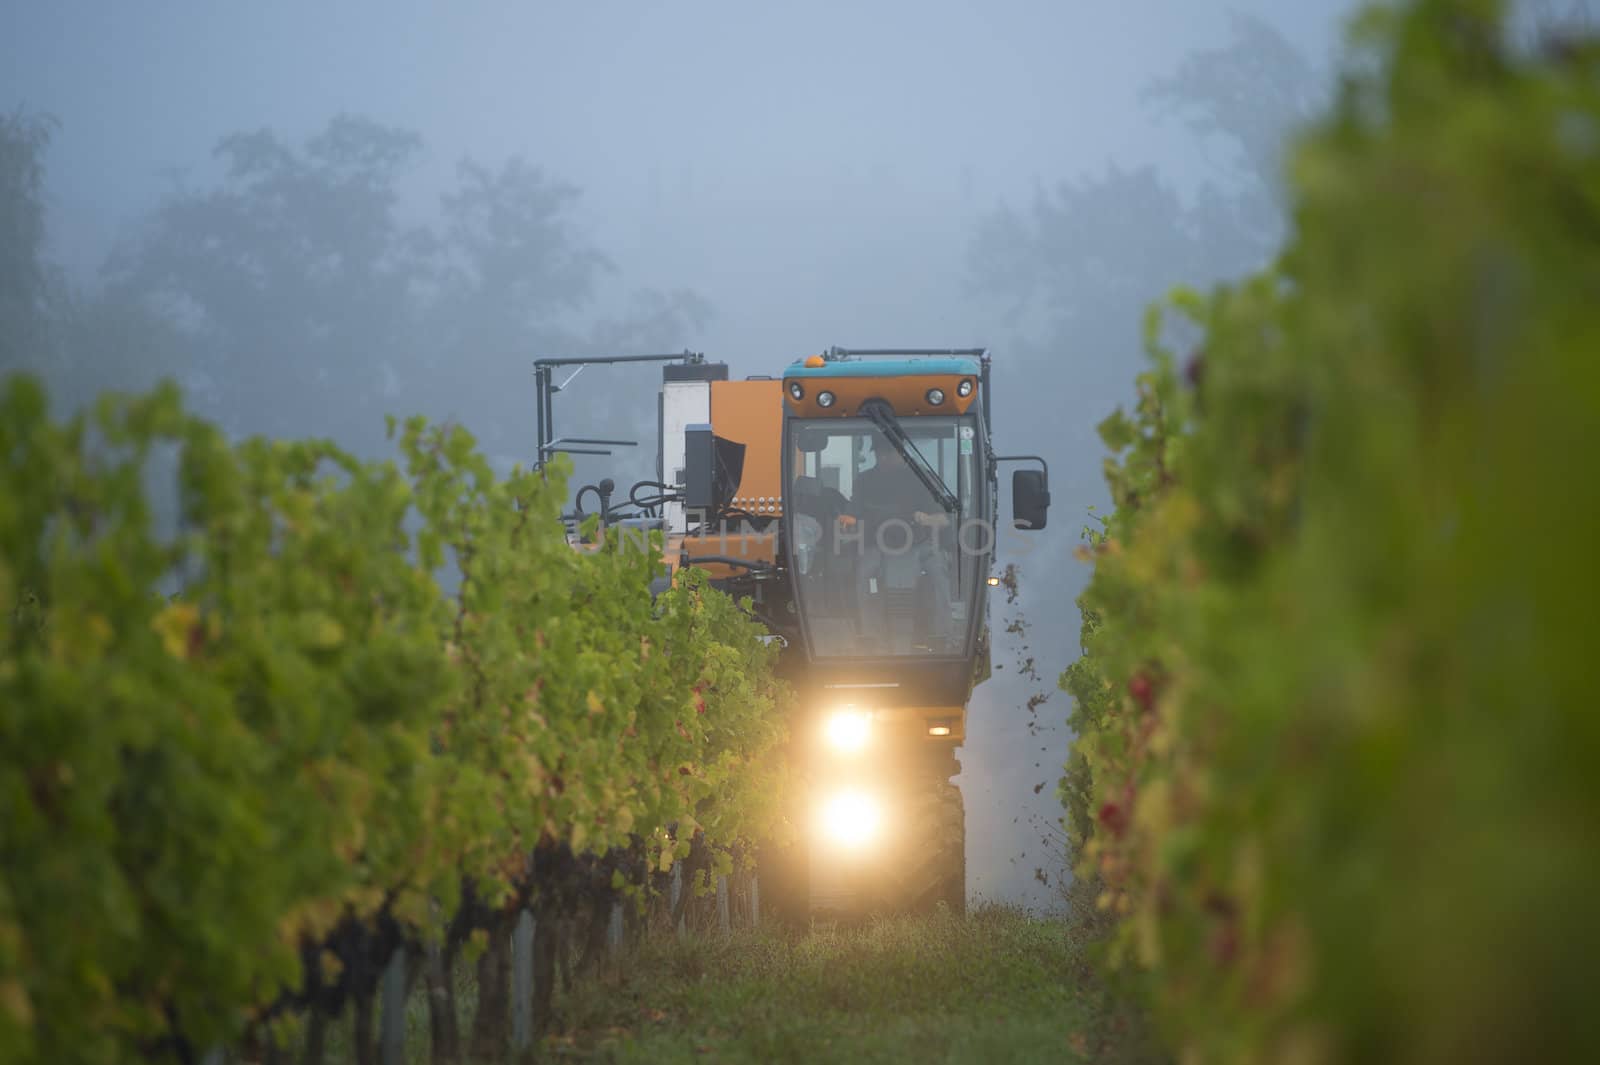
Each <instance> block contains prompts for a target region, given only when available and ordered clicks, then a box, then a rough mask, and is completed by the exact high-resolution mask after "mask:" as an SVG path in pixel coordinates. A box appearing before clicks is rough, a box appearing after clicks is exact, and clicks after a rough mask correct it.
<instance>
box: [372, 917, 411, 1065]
mask: <svg viewBox="0 0 1600 1065" xmlns="http://www.w3.org/2000/svg"><path fill="white" fill-rule="evenodd" d="M382 995H383V1007H382V1010H381V1012H380V1013H379V1015H378V1018H379V1019H378V1025H379V1028H378V1054H379V1060H380V1061H382V1062H383V1065H405V1060H406V948H405V947H404V946H403V945H402V946H399V947H396V948H395V950H394V957H392V958H390V959H389V966H388V968H386V969H384V971H383V987H382Z"/></svg>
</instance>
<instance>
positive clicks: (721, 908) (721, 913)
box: [717, 876, 732, 935]
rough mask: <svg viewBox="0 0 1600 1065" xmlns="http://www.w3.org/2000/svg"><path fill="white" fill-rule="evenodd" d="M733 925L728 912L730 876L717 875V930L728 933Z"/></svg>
mask: <svg viewBox="0 0 1600 1065" xmlns="http://www.w3.org/2000/svg"><path fill="white" fill-rule="evenodd" d="M731 927H732V921H731V920H730V919H729V913H728V878H727V877H725V876H719V877H717V930H718V931H720V932H721V933H722V934H723V935H727V934H728V932H729V931H730V929H731Z"/></svg>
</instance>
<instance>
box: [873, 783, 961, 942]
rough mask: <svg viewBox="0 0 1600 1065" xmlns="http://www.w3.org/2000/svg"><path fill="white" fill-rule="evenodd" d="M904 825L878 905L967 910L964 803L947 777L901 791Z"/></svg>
mask: <svg viewBox="0 0 1600 1065" xmlns="http://www.w3.org/2000/svg"><path fill="white" fill-rule="evenodd" d="M901 815H902V818H903V821H902V824H903V826H904V829H903V835H901V836H900V838H901V841H902V843H901V847H900V848H899V853H898V854H897V855H896V856H895V859H896V860H895V863H894V868H893V869H892V870H891V872H890V876H889V877H888V878H887V882H886V884H885V888H886V890H885V891H884V893H883V894H882V895H881V896H880V897H879V906H878V907H877V908H878V909H879V910H880V911H886V912H891V913H931V912H932V911H933V909H934V908H935V907H936V906H937V905H938V904H939V903H940V902H943V903H945V905H947V906H948V907H949V908H950V912H951V913H955V914H964V913H966V912H967V832H966V805H965V803H964V802H963V801H962V797H961V789H960V788H959V787H957V786H956V785H954V784H952V783H950V782H949V781H948V780H940V779H932V780H926V781H921V782H919V783H918V785H917V786H916V787H915V788H913V789H911V790H910V791H909V793H908V794H906V796H905V800H904V805H903V806H902V807H901Z"/></svg>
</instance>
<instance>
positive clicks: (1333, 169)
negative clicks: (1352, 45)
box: [1061, 0, 1600, 1061]
mask: <svg viewBox="0 0 1600 1065" xmlns="http://www.w3.org/2000/svg"><path fill="white" fill-rule="evenodd" d="M1356 32H1357V38H1356V40H1357V45H1358V48H1359V51H1358V53H1357V54H1356V56H1355V57H1354V59H1355V61H1354V62H1352V63H1351V64H1350V73H1349V75H1348V77H1347V80H1346V82H1345V84H1344V88H1343V93H1342V96H1341V98H1340V101H1339V103H1338V104H1337V106H1336V108H1335V109H1334V111H1333V113H1332V114H1331V115H1329V116H1328V117H1327V118H1326V119H1324V120H1323V121H1322V122H1321V123H1320V124H1319V125H1317V126H1316V127H1315V128H1313V129H1311V130H1310V131H1308V132H1307V134H1306V135H1305V136H1304V137H1303V139H1302V141H1301V143H1300V145H1299V148H1298V151H1297V152H1296V153H1295V154H1294V156H1293V165H1292V169H1291V173H1292V177H1293V182H1292V188H1293V193H1294V218H1295V225H1296V234H1295V236H1294V238H1293V240H1292V242H1291V243H1290V245H1289V247H1288V248H1287V250H1286V252H1285V254H1284V256H1283V258H1282V261H1281V263H1280V264H1279V266H1278V268H1277V269H1275V270H1273V271H1271V272H1269V273H1267V274H1264V275H1262V276H1260V277H1256V278H1253V279H1249V280H1247V281H1244V282H1242V283H1240V284H1236V285H1233V286H1229V287H1225V288H1221V289H1219V290H1218V291H1216V292H1215V293H1213V294H1212V295H1210V296H1209V297H1202V296H1200V295H1198V294H1194V293H1180V294H1178V295H1177V296H1176V297H1175V298H1174V299H1173V301H1172V303H1171V305H1170V307H1169V308H1167V310H1166V311H1165V312H1162V311H1157V312H1155V313H1153V315H1152V318H1151V320H1150V322H1149V326H1148V329H1147V344H1148V348H1149V350H1150V352H1151V363H1152V365H1151V368H1150V369H1149V370H1148V372H1146V373H1144V374H1142V375H1141V376H1140V377H1139V380H1138V402H1137V405H1136V406H1135V407H1134V409H1133V410H1132V411H1130V412H1122V411H1119V412H1117V413H1116V414H1114V415H1113V416H1112V417H1111V418H1109V419H1107V420H1106V421H1105V422H1104V423H1103V424H1102V425H1101V426H1100V433H1101V436H1102V438H1103V439H1104V441H1105V443H1106V445H1107V446H1108V447H1109V448H1110V450H1111V451H1112V453H1113V458H1112V459H1111V460H1109V461H1108V463H1107V478H1108V483H1109V484H1110V487H1111V493H1112V497H1113V500H1114V502H1115V504H1116V510H1115V513H1114V514H1113V515H1111V516H1109V518H1108V519H1107V520H1106V521H1105V523H1104V524H1103V525H1102V526H1100V527H1097V528H1093V529H1091V530H1089V531H1088V535H1087V537H1086V543H1085V544H1084V546H1083V549H1082V554H1083V556H1084V557H1085V558H1086V559H1088V560H1090V561H1092V563H1093V565H1094V575H1093V578H1092V580H1091V583H1090V586H1089V588H1088V589H1087V591H1086V592H1085V594H1084V595H1083V597H1082V598H1081V600H1080V606H1081V608H1082V612H1083V628H1082V647H1083V656H1082V658H1081V659H1080V660H1079V661H1077V662H1076V663H1075V664H1074V665H1073V666H1071V667H1070V668H1069V669H1068V670H1067V671H1066V673H1065V674H1064V675H1063V677H1062V681H1061V683H1062V687H1063V688H1065V689H1066V690H1067V691H1068V692H1070V693H1071V695H1072V696H1073V700H1074V718H1073V724H1074V727H1075V729H1076V731H1077V733H1078V735H1079V737H1080V738H1079V740H1078V742H1077V743H1076V745H1075V750H1074V755H1073V759H1072V761H1071V762H1070V763H1069V765H1068V774H1067V779H1066V780H1065V781H1064V782H1063V789H1062V792H1063V795H1062V797H1063V800H1064V801H1065V802H1066V804H1067V806H1068V808H1069V813H1070V817H1069V824H1070V825H1071V826H1072V829H1073V831H1074V834H1075V836H1076V837H1077V840H1078V842H1079V843H1080V844H1081V847H1082V850H1081V855H1082V859H1081V864H1080V867H1079V870H1078V872H1079V875H1080V876H1081V877H1083V878H1086V879H1088V878H1098V880H1099V884H1100V887H1101V893H1100V896H1099V900H1098V903H1099V906H1100V907H1101V909H1102V911H1103V912H1104V913H1106V914H1108V915H1109V916H1111V917H1113V918H1117V919H1119V920H1118V924H1119V928H1118V931H1117V933H1116V935H1115V937H1114V938H1113V940H1112V945H1111V947H1110V948H1109V959H1108V960H1109V961H1110V962H1111V963H1113V964H1117V965H1120V966H1122V967H1123V968H1124V970H1125V971H1133V972H1138V973H1142V974H1143V976H1142V978H1141V979H1142V980H1143V981H1144V982H1145V983H1146V984H1147V985H1148V987H1149V989H1150V992H1151V994H1152V997H1153V1000H1154V1001H1155V1003H1156V1004H1157V1006H1158V1009H1159V1013H1160V1014H1161V1016H1162V1018H1163V1019H1164V1021H1165V1023H1166V1024H1167V1026H1168V1029H1169V1032H1170V1035H1171V1038H1172V1040H1173V1043H1174V1044H1175V1045H1176V1046H1177V1047H1180V1048H1182V1050H1183V1052H1184V1056H1185V1060H1195V1061H1263V1060H1296V1061H1341V1060H1349V1061H1463V1060H1474V1061H1523V1060H1584V1059H1587V1058H1588V1057H1590V1056H1592V1055H1593V1054H1594V1053H1597V1052H1600V1050H1597V1042H1596V1036H1595V1032H1596V1029H1595V1027H1594V1024H1593V1020H1592V1015H1593V1014H1592V1009H1591V1006H1590V1004H1589V1003H1588V1001H1587V998H1588V995H1587V992H1586V990H1585V988H1586V987H1587V977H1586V975H1585V974H1586V973H1587V971H1588V969H1589V967H1590V966H1591V965H1592V959H1593V957H1594V955H1595V950H1596V948H1597V947H1600V940H1597V932H1596V929H1597V928H1600V924H1597V922H1595V921H1594V920H1593V918H1592V917H1591V916H1589V911H1590V910H1591V908H1592V907H1591V904H1590V902H1589V901H1588V897H1589V896H1590V895H1591V894H1592V891H1593V885H1594V884H1595V882H1596V880H1597V877H1600V861H1597V854H1600V852H1597V851H1596V849H1595V848H1594V846H1593V845H1592V840H1591V839H1590V836H1589V833H1590V831H1591V826H1592V824H1593V811H1594V810H1596V809H1600V791H1597V786H1596V784H1595V781H1596V779H1597V778H1596V775H1595V772H1594V766H1595V762H1596V759H1597V758H1600V733H1597V730H1596V728H1595V724H1594V723H1595V721H1596V718H1595V715H1594V713H1593V711H1592V705H1591V704H1592V679H1593V662H1592V658H1593V655H1592V651H1591V649H1590V647H1589V644H1590V643H1591V642H1592V637H1591V635H1590V633H1591V631H1592V625H1591V623H1590V618H1591V617H1592V614H1593V597H1594V593H1595V590H1596V589H1597V588H1600V573H1597V562H1596V559H1597V552H1596V549H1595V545H1596V544H1597V543H1600V504H1597V494H1596V484H1597V481H1596V479H1595V478H1594V477H1593V475H1592V471H1590V470H1589V469H1588V468H1587V467H1588V465H1589V464H1590V463H1591V460H1590V459H1589V458H1588V457H1587V456H1591V455H1593V454H1595V453H1597V451H1600V441H1597V439H1596V431H1597V427H1600V365H1597V363H1596V361H1595V358H1594V355H1595V353H1596V352H1597V351H1600V300H1597V299H1596V298H1595V293H1597V292H1600V256H1597V255H1596V253H1595V249H1596V247H1597V246H1600V244H1597V234H1600V151H1597V150H1596V145H1597V143H1600V42H1597V41H1596V39H1595V38H1594V37H1593V36H1589V37H1574V36H1571V35H1568V36H1564V37H1562V38H1560V39H1556V40H1551V41H1546V42H1542V43H1540V44H1537V45H1534V46H1531V47H1530V46H1527V45H1523V44H1519V43H1516V42H1514V41H1513V40H1512V39H1511V34H1510V30H1509V29H1508V28H1507V23H1506V22H1505V21H1504V20H1503V19H1502V16H1501V11H1500V7H1499V5H1497V4H1492V3H1485V2H1453V0H1426V2H1421V3H1416V4H1413V5H1410V6H1409V7H1408V8H1407V9H1406V10H1403V11H1401V10H1395V9H1390V8H1381V9H1374V10H1373V11H1371V12H1369V13H1367V14H1366V15H1365V16H1364V17H1363V18H1362V19H1361V20H1360V21H1359V22H1358V23H1357V30H1356ZM1167 314H1173V315H1176V316H1177V317H1178V318H1181V319H1184V320H1187V321H1188V322H1192V323H1195V324H1197V325H1198V327H1199V328H1200V330H1201V331H1202V332H1203V334H1204V340H1203V342H1202V344H1201V346H1200V349H1199V350H1197V351H1195V352H1194V353H1193V354H1192V355H1190V356H1189V358H1188V360H1187V364H1186V365H1184V366H1181V367H1180V358H1179V356H1178V355H1177V354H1176V353H1175V352H1174V351H1172V350H1170V349H1169V348H1168V347H1167V346H1166V345H1165V344H1164V343H1163V337H1164V336H1167V335H1169V334H1167V333H1165V332H1164V331H1163V324H1164V322H1165V321H1166V320H1167V317H1166V316H1167ZM1580 456H1584V457H1582V458H1580ZM1584 1046H1587V1047H1589V1050H1588V1051H1585V1050H1583V1049H1582V1048H1583V1047H1584Z"/></svg>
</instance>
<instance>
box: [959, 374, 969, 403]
mask: <svg viewBox="0 0 1600 1065" xmlns="http://www.w3.org/2000/svg"><path fill="white" fill-rule="evenodd" d="M956 395H958V396H960V397H961V398H962V399H966V398H967V397H968V396H970V395H972V378H970V377H966V378H963V379H962V381H961V383H960V384H959V385H956Z"/></svg>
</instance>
